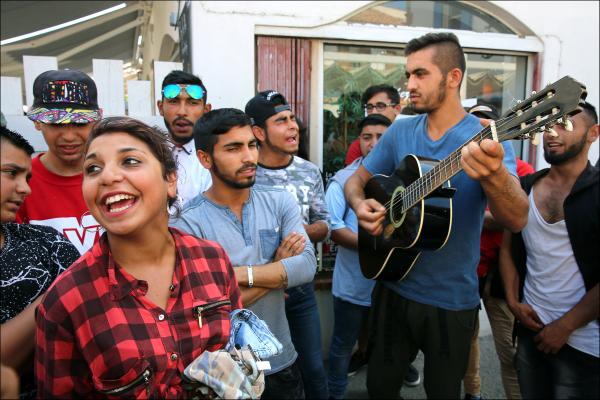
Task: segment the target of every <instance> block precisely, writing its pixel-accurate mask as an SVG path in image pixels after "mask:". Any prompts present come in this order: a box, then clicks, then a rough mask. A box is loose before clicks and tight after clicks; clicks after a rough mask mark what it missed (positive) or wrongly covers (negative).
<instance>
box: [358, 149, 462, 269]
mask: <svg viewBox="0 0 600 400" xmlns="http://www.w3.org/2000/svg"><path fill="white" fill-rule="evenodd" d="M436 164H437V161H435V160H430V159H426V158H420V157H416V156H413V155H408V156H406V157H405V158H404V160H402V162H401V163H400V165H399V166H398V169H396V171H395V172H394V173H393V174H392V175H391V176H389V177H388V176H385V175H375V176H373V177H372V178H371V179H370V180H369V181H368V182H367V184H366V186H365V197H366V198H373V199H375V200H377V201H378V202H379V203H381V204H384V205H385V204H387V203H389V202H392V201H395V203H394V204H397V205H398V206H397V207H390V210H389V212H388V213H387V215H386V217H385V221H384V227H383V233H382V234H381V235H379V236H372V235H370V234H369V233H367V232H366V231H364V230H363V229H362V228H361V227H360V226H359V229H358V250H359V251H358V253H359V261H360V267H361V271H362V273H363V275H364V276H365V277H366V278H368V279H377V280H401V279H403V278H404V277H405V276H406V275H407V274H408V272H409V271H410V270H411V268H412V267H413V265H414V264H415V262H416V261H417V258H418V257H419V255H420V254H421V251H422V250H437V249H439V248H441V247H443V246H444V244H445V243H446V241H447V240H448V237H449V236H450V230H451V228H452V199H451V198H450V197H451V194H450V192H446V193H442V192H433V193H432V194H430V195H429V196H427V197H425V199H424V200H421V201H419V202H418V203H417V204H416V205H414V206H413V207H411V208H410V209H408V211H406V213H401V212H399V211H397V210H398V209H399V208H400V207H401V204H399V203H400V201H399V198H400V196H399V194H401V193H402V191H403V190H404V188H406V187H407V186H408V185H410V184H411V183H412V182H414V181H415V180H416V179H418V178H420V177H421V176H423V175H424V174H426V173H427V172H428V171H429V170H431V168H433V167H434V166H435V165H436ZM449 187H450V183H449V181H446V182H445V183H444V184H443V185H442V188H449ZM448 190H450V189H448ZM452 193H453V192H452ZM394 210H396V212H394Z"/></svg>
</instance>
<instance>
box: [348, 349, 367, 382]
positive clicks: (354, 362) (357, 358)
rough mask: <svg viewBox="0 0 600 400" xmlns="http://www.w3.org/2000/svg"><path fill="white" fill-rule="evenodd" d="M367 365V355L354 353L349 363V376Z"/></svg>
mask: <svg viewBox="0 0 600 400" xmlns="http://www.w3.org/2000/svg"><path fill="white" fill-rule="evenodd" d="M365 365H367V360H366V359H365V357H364V356H363V355H362V354H360V353H358V352H356V353H354V354H352V357H351V358H350V364H348V376H354V375H356V373H357V372H358V370H359V369H361V368H362V367H364V366H365Z"/></svg>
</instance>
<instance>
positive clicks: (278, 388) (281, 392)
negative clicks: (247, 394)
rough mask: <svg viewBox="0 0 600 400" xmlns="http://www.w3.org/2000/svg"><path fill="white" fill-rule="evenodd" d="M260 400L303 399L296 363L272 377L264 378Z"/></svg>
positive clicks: (302, 386) (300, 377)
mask: <svg viewBox="0 0 600 400" xmlns="http://www.w3.org/2000/svg"><path fill="white" fill-rule="evenodd" d="M260 398H261V399H304V385H303V384H302V376H301V375H300V369H299V368H298V362H295V363H293V364H292V365H290V366H289V367H287V368H285V369H282V370H281V371H279V372H276V373H274V374H272V375H267V376H265V390H264V391H263V394H262V396H261V397H260Z"/></svg>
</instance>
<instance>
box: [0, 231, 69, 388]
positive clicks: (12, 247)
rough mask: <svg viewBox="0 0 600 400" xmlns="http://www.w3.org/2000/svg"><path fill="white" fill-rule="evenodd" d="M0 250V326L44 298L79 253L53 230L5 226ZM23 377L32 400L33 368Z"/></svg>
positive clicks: (26, 367)
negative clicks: (41, 297)
mask: <svg viewBox="0 0 600 400" xmlns="http://www.w3.org/2000/svg"><path fill="white" fill-rule="evenodd" d="M0 229H2V234H3V235H4V246H3V247H2V248H1V249H0V278H1V279H0V288H1V290H2V296H1V302H2V306H1V309H0V323H2V324H3V323H5V322H6V321H8V320H10V319H12V318H14V317H15V316H16V315H18V314H19V313H20V312H21V311H23V310H24V309H25V307H27V306H28V305H29V304H31V303H33V302H34V301H35V299H37V298H38V297H39V296H41V295H42V294H44V293H45V292H46V290H48V288H49V287H50V285H51V284H52V282H54V280H55V279H56V277H57V276H58V275H59V274H60V273H61V272H63V271H64V270H65V269H67V268H68V267H69V266H70V265H71V264H73V263H74V262H75V261H76V260H77V259H78V258H79V252H78V251H77V249H76V248H75V246H73V244H71V242H69V241H68V240H67V239H66V238H65V237H64V236H63V235H61V234H60V233H59V232H58V231H57V230H55V229H54V228H50V227H48V226H43V225H26V224H23V225H21V224H14V223H8V224H2V225H1V228H0ZM23 370H24V373H23V374H22V375H21V377H20V378H21V398H33V397H34V396H35V385H34V382H33V365H31V368H30V367H29V366H25V367H24V369H23Z"/></svg>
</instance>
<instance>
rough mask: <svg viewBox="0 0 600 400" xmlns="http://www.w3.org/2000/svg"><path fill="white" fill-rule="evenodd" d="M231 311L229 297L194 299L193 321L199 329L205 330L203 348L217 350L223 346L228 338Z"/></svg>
mask: <svg viewBox="0 0 600 400" xmlns="http://www.w3.org/2000/svg"><path fill="white" fill-rule="evenodd" d="M230 312H231V300H230V299H229V297H225V296H224V297H221V298H216V299H209V300H195V301H194V303H193V307H192V316H193V318H194V319H195V321H194V323H195V324H197V325H198V328H199V329H200V330H201V331H204V330H207V332H208V335H206V334H203V335H201V337H205V338H206V343H204V345H203V346H202V348H203V351H204V350H209V351H213V350H217V349H220V348H222V347H224V346H225V344H226V343H227V340H228V339H229V329H230V321H229V313H230Z"/></svg>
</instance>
